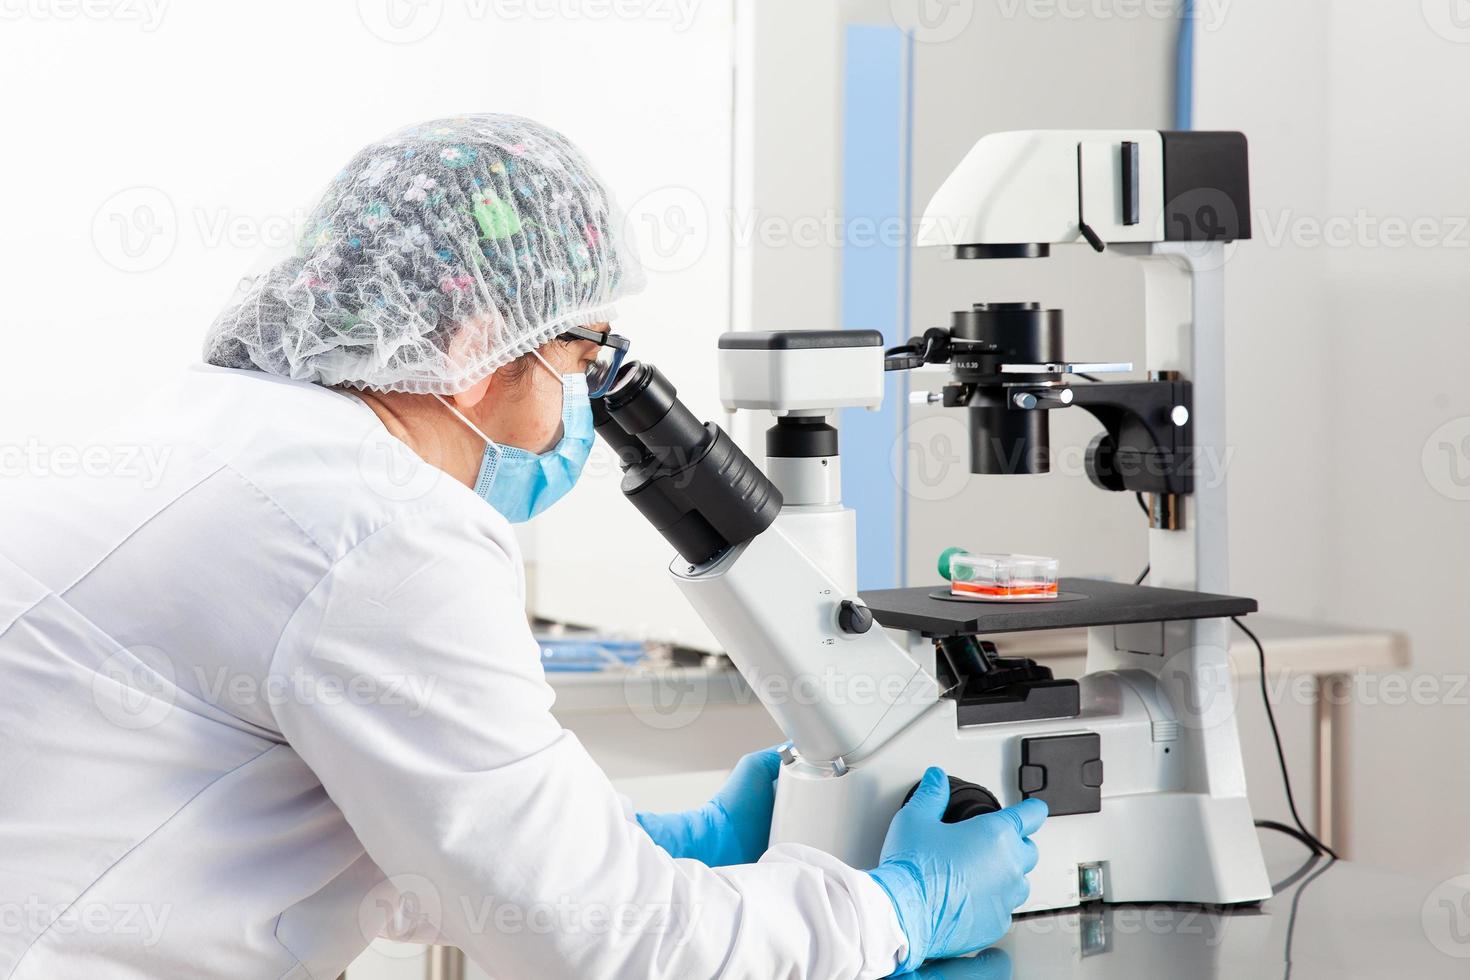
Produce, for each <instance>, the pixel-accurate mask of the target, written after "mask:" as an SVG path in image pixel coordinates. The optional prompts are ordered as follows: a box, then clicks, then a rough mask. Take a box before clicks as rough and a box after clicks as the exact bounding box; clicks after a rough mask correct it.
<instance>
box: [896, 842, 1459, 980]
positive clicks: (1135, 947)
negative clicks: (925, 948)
mask: <svg viewBox="0 0 1470 980" xmlns="http://www.w3.org/2000/svg"><path fill="white" fill-rule="evenodd" d="M1277 836H1278V835H1273V834H1270V833H1265V834H1263V839H1262V843H1263V845H1264V847H1265V848H1266V859H1267V866H1268V869H1269V870H1270V873H1271V878H1272V881H1273V882H1275V887H1274V892H1275V894H1274V895H1273V897H1272V898H1271V899H1269V900H1267V901H1266V902H1264V903H1262V904H1261V905H1259V906H1254V907H1243V908H1227V909H1218V908H1189V907H1179V906H1166V905H1158V906H1149V905H1097V906H1093V907H1091V908H1086V909H1082V910H1078V909H1071V910H1067V911H1064V912H1045V913H1036V914H1032V915H1027V916H1022V917H1019V918H1017V919H1016V921H1015V923H1014V924H1013V925H1012V927H1011V931H1010V934H1009V935H1007V936H1006V938H1005V939H1004V940H1002V941H1001V942H1000V943H999V944H997V945H996V946H995V947H994V948H992V949H989V950H986V951H985V952H983V953H981V954H980V955H979V956H977V957H974V958H971V959H961V960H948V961H944V962H937V963H932V964H929V965H927V966H925V967H924V968H923V969H922V970H920V971H919V972H918V973H916V974H914V976H916V977H921V978H924V980H1038V978H1053V977H1087V978H1096V980H1103V978H1118V980H1124V978H1127V980H1137V978H1145V977H1180V978H1190V980H1193V978H1210V977H1221V978H1236V977H1281V978H1288V977H1289V978H1294V980H1317V978H1323V980H1325V978H1329V977H1331V978H1341V977H1350V978H1358V977H1363V978H1367V977H1373V978H1378V977H1394V978H1406V980H1407V978H1414V980H1419V978H1438V977H1455V978H1459V980H1470V875H1460V876H1451V875H1446V876H1444V877H1443V878H1439V879H1436V878H1434V877H1432V876H1430V877H1411V876H1406V875H1400V874H1394V873H1390V872H1385V871H1378V870H1375V869H1373V868H1369V867H1365V866H1363V865H1359V864H1354V863H1352V862H1341V861H1338V862H1330V861H1328V860H1326V859H1325V858H1319V859H1315V860H1309V859H1308V858H1309V855H1307V853H1306V851H1305V849H1304V848H1302V847H1301V846H1300V845H1299V844H1296V843H1295V842H1293V841H1290V840H1287V839H1285V838H1281V839H1279V840H1278V839H1277Z"/></svg>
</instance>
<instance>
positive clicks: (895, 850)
mask: <svg viewBox="0 0 1470 980" xmlns="http://www.w3.org/2000/svg"><path fill="white" fill-rule="evenodd" d="M947 806H949V777H947V776H946V775H945V774H944V770H942V769H937V768H930V769H929V770H927V771H926V772H925V773H924V778H923V780H922V781H921V782H920V783H919V787H918V789H916V790H915V791H914V795H913V798H912V799H910V800H909V801H908V803H906V804H904V806H903V809H901V810H899V811H898V813H897V814H896V815H895V816H894V818H893V822H892V823H891V824H889V825H888V836H887V837H885V838H884V840H883V853H882V858H881V860H880V862H879V864H878V867H876V868H874V869H873V870H872V871H869V872H868V874H870V875H872V877H873V880H875V881H877V882H878V884H879V885H881V886H882V887H883V890H884V891H886V892H887V893H888V897H889V898H890V899H892V900H893V907H894V909H896V910H897V911H898V922H899V925H901V926H902V927H903V932H904V935H905V936H907V937H908V941H909V951H908V956H907V957H906V958H905V959H904V961H903V963H902V964H901V965H900V966H899V968H898V971H897V972H899V973H907V972H908V971H910V970H914V969H916V968H918V966H919V964H921V963H923V962H924V961H925V960H926V959H931V958H935V957H942V956H959V955H962V954H964V953H970V952H973V951H975V950H977V949H980V948H981V947H982V946H989V945H990V944H991V943H993V942H995V941H996V940H998V939H1000V937H1002V936H1004V935H1005V934H1006V930H1008V929H1010V927H1011V912H1013V911H1014V910H1015V909H1016V908H1017V907H1018V906H1020V905H1021V904H1022V903H1023V902H1025V901H1026V899H1027V897H1029V896H1030V894H1031V886H1030V885H1029V884H1027V882H1026V873H1027V872H1028V871H1030V870H1031V869H1032V868H1034V867H1036V845H1035V844H1033V843H1031V840H1030V836H1031V835H1032V834H1034V833H1036V830H1037V828H1038V827H1040V826H1041V824H1042V823H1043V822H1044V821H1045V820H1046V804H1045V803H1043V802H1042V801H1041V800H1036V799H1032V800H1022V801H1021V802H1020V803H1019V804H1018V805H1016V806H1011V807H1006V808H1005V809H1004V810H997V811H996V812H995V813H986V814H982V815H980V816H978V817H971V818H970V819H968V820H962V821H961V822H959V823H954V824H949V823H941V822H940V818H941V817H943V816H944V810H945V807H947Z"/></svg>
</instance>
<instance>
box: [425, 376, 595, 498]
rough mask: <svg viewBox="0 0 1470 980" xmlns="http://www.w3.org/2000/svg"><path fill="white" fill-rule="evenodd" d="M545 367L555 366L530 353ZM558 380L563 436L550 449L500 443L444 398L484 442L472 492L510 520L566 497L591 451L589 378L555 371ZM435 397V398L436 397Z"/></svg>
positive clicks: (592, 433)
mask: <svg viewBox="0 0 1470 980" xmlns="http://www.w3.org/2000/svg"><path fill="white" fill-rule="evenodd" d="M531 353H532V354H533V355H534V356H535V358H536V360H538V361H540V362H541V363H542V364H543V365H545V367H546V370H548V371H550V372H551V373H552V374H556V370H555V369H554V368H553V367H552V366H551V365H550V364H547V363H546V360H545V359H544V358H542V357H541V355H540V354H539V353H538V352H536V351H532V352H531ZM556 376H557V379H558V380H559V381H561V425H562V436H561V439H560V441H558V442H557V444H556V445H555V446H553V447H552V448H551V449H550V450H548V451H547V452H544V453H533V452H530V451H529V450H526V449H518V448H517V447H515V446H500V445H496V444H495V443H494V442H492V441H491V440H490V438H489V437H488V436H486V435H485V433H483V432H481V431H480V430H479V428H478V427H477V426H476V425H475V423H473V422H471V421H470V420H469V419H467V418H465V417H464V416H463V415H462V414H460V412H459V410H458V409H456V408H455V407H454V406H453V405H452V404H450V403H449V402H448V401H446V400H445V399H443V398H440V399H439V400H440V401H441V402H444V406H445V407H446V408H448V409H449V410H450V411H451V412H453V413H454V414H455V415H456V416H458V417H459V420H460V421H461V422H463V423H464V424H465V425H467V426H469V427H470V429H471V430H472V431H473V432H474V433H475V435H477V436H479V437H480V438H481V439H484V440H485V455H484V456H483V457H482V458H481V460H480V472H479V473H478V474H477V475H476V477H475V493H477V494H479V495H480V496H481V497H482V498H483V499H484V500H485V502H486V503H487V504H489V505H490V506H491V507H494V508H495V509H496V510H498V511H500V513H501V514H503V515H505V519H506V520H508V521H510V522H511V523H512V524H519V523H521V522H523V521H529V520H530V519H531V518H533V517H535V516H536V515H537V514H539V513H541V512H542V511H544V510H545V509H546V508H548V507H550V506H551V505H552V504H554V503H556V502H557V501H558V500H560V499H561V498H562V497H564V496H566V494H567V491H569V490H571V489H572V486H573V485H574V484H575V483H576V482H577V477H579V476H581V475H582V467H583V466H585V465H586V463H587V457H588V455H590V454H591V452H592V440H593V438H594V432H593V428H592V403H591V402H590V401H589V400H588V397H587V377H586V375H583V374H558V375H556ZM435 397H437V396H435Z"/></svg>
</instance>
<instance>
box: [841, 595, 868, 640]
mask: <svg viewBox="0 0 1470 980" xmlns="http://www.w3.org/2000/svg"><path fill="white" fill-rule="evenodd" d="M837 626H838V628H839V629H841V630H842V632H844V633H852V634H854V635H856V634H859V633H866V632H867V631H868V630H870V629H872V628H873V610H871V609H869V608H868V607H867V606H866V605H864V604H863V603H862V602H859V601H858V600H857V599H843V600H842V602H841V604H839V605H838V607H837Z"/></svg>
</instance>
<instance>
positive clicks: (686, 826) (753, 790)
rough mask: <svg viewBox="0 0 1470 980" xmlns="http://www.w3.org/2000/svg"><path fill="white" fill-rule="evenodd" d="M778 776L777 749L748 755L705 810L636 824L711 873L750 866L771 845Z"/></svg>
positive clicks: (647, 817)
mask: <svg viewBox="0 0 1470 980" xmlns="http://www.w3.org/2000/svg"><path fill="white" fill-rule="evenodd" d="M780 771H781V756H780V754H779V753H778V752H777V751H776V750H775V749H773V748H772V749H762V750H761V751H759V752H752V753H751V754H750V755H747V756H745V757H744V758H742V759H741V760H740V761H739V762H737V763H736V764H735V770H734V771H733V772H731V773H730V778H729V779H727V780H725V785H724V786H723V787H721V788H720V791H719V792H718V793H716V794H715V798H714V799H713V800H710V801H709V802H708V803H706V804H705V805H704V806H702V807H700V808H699V809H697V810H687V811H685V812H684V813H640V814H638V823H639V824H640V825H641V826H642V827H643V829H644V830H645V831H647V833H648V836H649V837H651V838H653V842H654V843H655V844H657V845H658V846H659V847H662V848H663V849H664V850H666V851H668V852H669V853H670V854H672V855H673V856H674V857H676V858H693V859H694V860H696V861H703V862H704V863H705V864H707V865H709V866H710V867H711V868H719V867H724V866H725V865H727V864H754V863H755V862H756V861H758V860H760V856H761V855H762V854H764V853H766V846H767V845H768V844H769V843H770V842H771V809H772V807H774V806H775V805H776V775H777V774H778V773H779V772H780Z"/></svg>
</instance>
